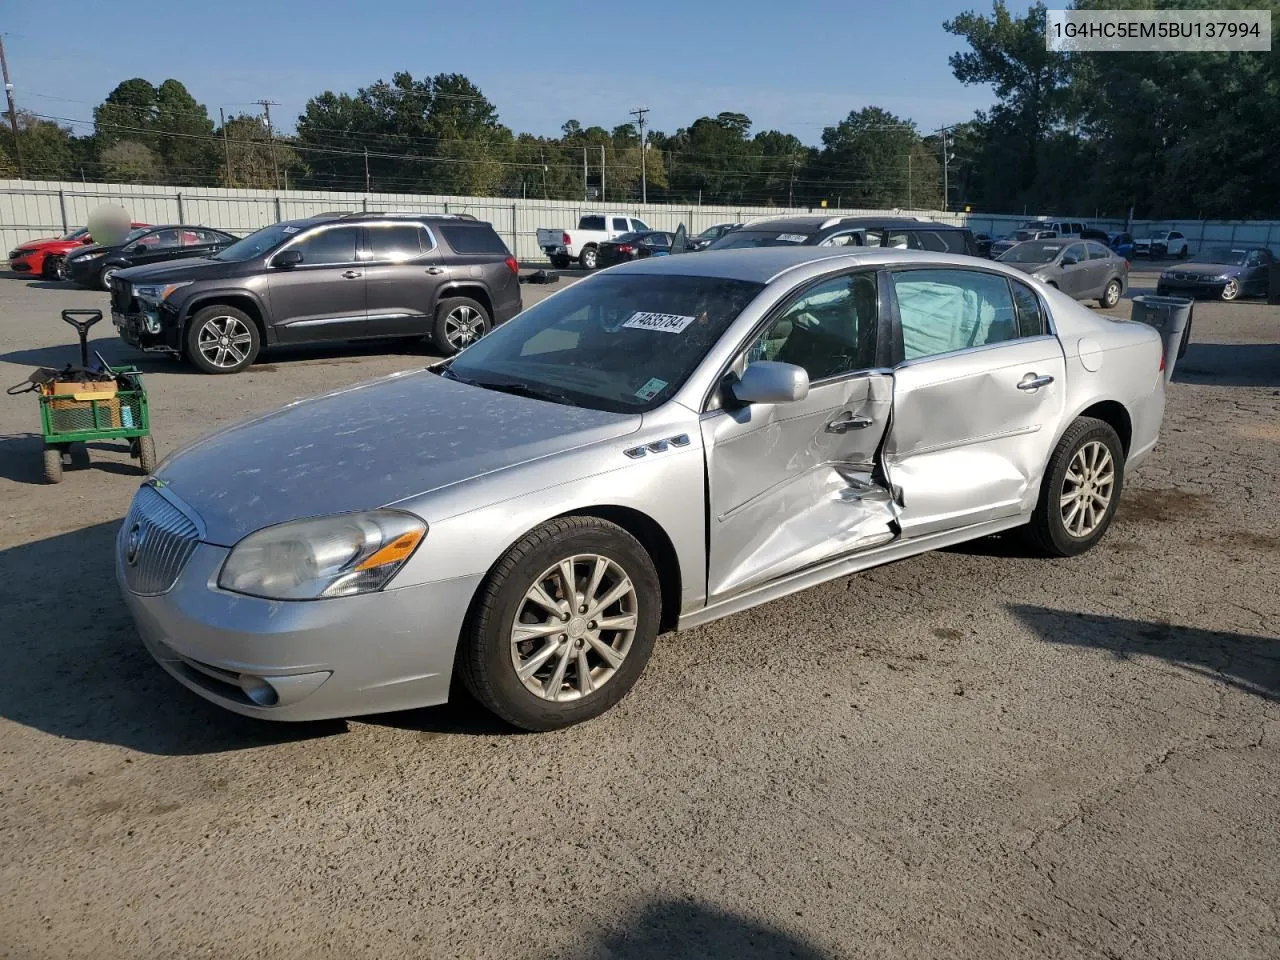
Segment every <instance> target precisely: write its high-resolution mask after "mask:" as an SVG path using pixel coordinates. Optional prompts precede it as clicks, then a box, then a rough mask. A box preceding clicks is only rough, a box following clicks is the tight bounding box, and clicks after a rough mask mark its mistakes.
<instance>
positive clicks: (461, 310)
mask: <svg viewBox="0 0 1280 960" xmlns="http://www.w3.org/2000/svg"><path fill="white" fill-rule="evenodd" d="M484 334H485V319H484V316H483V315H482V314H481V313H480V311H479V310H477V309H476V308H475V307H469V306H467V305H466V304H465V303H463V304H459V305H458V306H456V307H454V308H453V309H452V310H450V311H449V314H448V316H446V317H445V318H444V336H445V339H446V340H448V341H449V346H451V347H453V349H454V350H461V349H462V348H463V347H469V346H470V345H471V344H473V343H475V342H476V341H477V340H479V339H480V338H481V337H483V336H484Z"/></svg>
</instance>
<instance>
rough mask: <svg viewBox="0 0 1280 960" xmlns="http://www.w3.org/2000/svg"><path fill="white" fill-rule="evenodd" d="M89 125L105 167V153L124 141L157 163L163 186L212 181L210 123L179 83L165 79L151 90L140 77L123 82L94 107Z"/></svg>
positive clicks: (213, 151)
mask: <svg viewBox="0 0 1280 960" xmlns="http://www.w3.org/2000/svg"><path fill="white" fill-rule="evenodd" d="M93 120H94V131H95V132H94V136H95V140H96V143H97V148H98V157H99V160H100V161H103V162H104V164H105V160H103V158H104V156H105V152H106V151H107V150H108V149H109V148H111V147H112V146H113V145H115V144H118V143H121V142H122V141H127V142H130V143H134V144H139V145H141V146H143V147H145V148H147V149H148V150H150V151H151V153H152V154H154V155H155V156H156V157H157V158H158V161H159V169H158V171H157V173H158V174H159V175H160V176H161V177H163V179H164V180H165V182H167V183H174V184H188V183H190V184H201V183H206V184H207V183H210V182H213V180H214V177H215V175H216V174H215V164H216V162H217V161H216V157H217V154H216V150H215V145H214V142H213V130H214V127H213V121H212V120H210V119H209V112H208V111H207V110H206V109H205V107H204V105H203V104H200V103H197V102H196V100H195V98H194V97H193V96H191V94H190V93H189V92H188V90H187V88H186V87H185V86H183V84H182V83H180V82H179V81H177V80H172V79H170V80H165V81H164V82H163V83H161V84H160V86H158V87H156V86H153V85H152V84H151V83H150V81H148V80H145V79H143V78H141V77H134V78H133V79H131V80H125V81H124V82H123V83H121V84H119V85H118V86H117V87H116V88H115V89H114V90H112V91H111V93H109V94H108V95H107V98H106V100H104V101H103V102H102V103H101V104H99V105H98V107H97V108H96V109H95V110H94V112H93ZM104 169H105V167H104Z"/></svg>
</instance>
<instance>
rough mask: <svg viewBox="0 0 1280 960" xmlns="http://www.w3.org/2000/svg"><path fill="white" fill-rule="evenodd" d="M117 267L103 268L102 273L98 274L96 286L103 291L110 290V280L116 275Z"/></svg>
mask: <svg viewBox="0 0 1280 960" xmlns="http://www.w3.org/2000/svg"><path fill="white" fill-rule="evenodd" d="M119 269H120V268H119V267H103V268H102V272H101V273H99V274H98V286H100V287H101V288H102V289H103V290H110V289H111V278H112V277H114V276H115V275H116V271H117V270H119Z"/></svg>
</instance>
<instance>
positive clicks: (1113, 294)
mask: <svg viewBox="0 0 1280 960" xmlns="http://www.w3.org/2000/svg"><path fill="white" fill-rule="evenodd" d="M1119 302H1120V281H1119V280H1112V281H1111V282H1110V283H1108V284H1107V288H1106V289H1105V290H1103V291H1102V297H1101V298H1100V299H1099V300H1098V303H1100V304H1101V305H1102V306H1104V307H1106V308H1107V309H1108V310H1110V309H1111V308H1112V307H1114V306H1115V305H1116V304H1117V303H1119Z"/></svg>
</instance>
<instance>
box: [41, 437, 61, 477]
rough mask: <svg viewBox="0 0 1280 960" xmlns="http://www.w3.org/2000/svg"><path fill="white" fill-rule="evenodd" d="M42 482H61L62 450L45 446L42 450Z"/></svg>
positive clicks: (48, 445)
mask: <svg viewBox="0 0 1280 960" xmlns="http://www.w3.org/2000/svg"><path fill="white" fill-rule="evenodd" d="M44 482H45V483H61V482H62V448H61V447H55V446H52V445H50V444H47V445H46V446H45V448H44Z"/></svg>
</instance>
